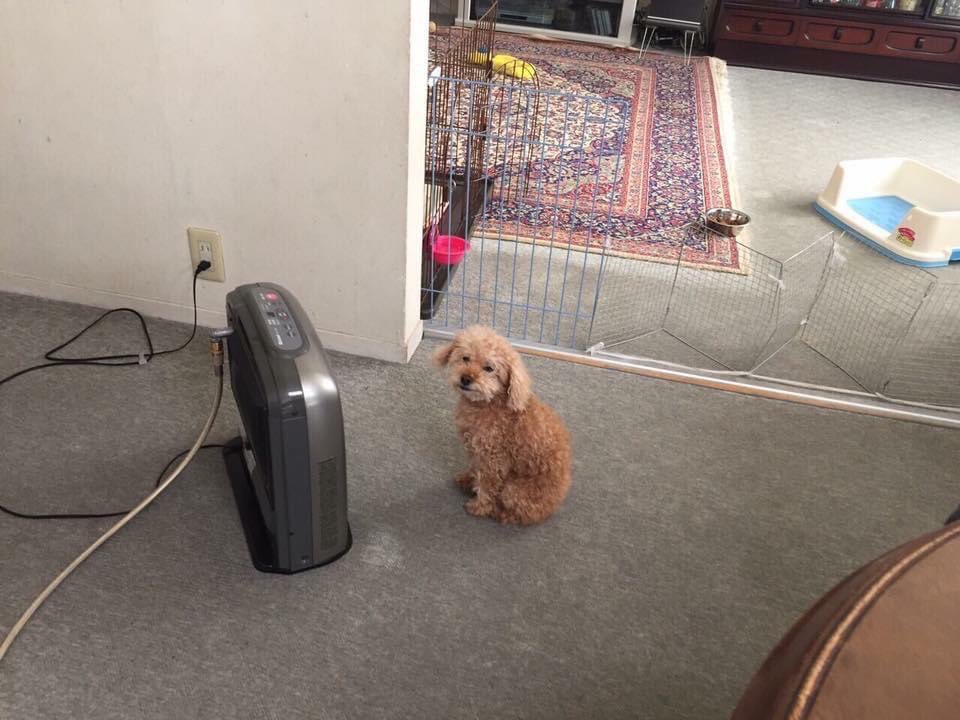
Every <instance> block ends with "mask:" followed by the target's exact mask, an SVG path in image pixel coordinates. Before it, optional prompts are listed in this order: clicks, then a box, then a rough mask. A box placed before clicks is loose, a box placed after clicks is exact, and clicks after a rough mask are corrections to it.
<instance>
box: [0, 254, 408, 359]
mask: <svg viewBox="0 0 960 720" xmlns="http://www.w3.org/2000/svg"><path fill="white" fill-rule="evenodd" d="M0 290H2V291H6V292H14V293H21V294H23V295H33V296H35V297H42V298H47V299H49V300H61V301H64V302H72V303H77V304H80V305H92V306H94V307H99V308H112V307H121V306H122V307H129V308H133V309H134V310H137V311H138V312H141V313H143V314H144V315H147V316H150V317H155V318H160V319H163V320H173V321H174V322H182V323H190V322H193V307H192V306H190V305H183V304H181V303H174V302H170V301H168V300H158V299H156V298H143V297H137V296H135V295H127V294H124V293H118V292H114V291H112V290H100V289H97V288H86V287H80V286H78V285H71V284H69V283H62V282H57V281H54V280H46V279H43V278H36V277H32V276H29V275H21V274H19V273H12V272H8V271H6V270H0ZM197 321H198V323H199V324H200V325H201V326H202V327H222V326H223V325H225V324H226V322H227V316H226V312H225V311H223V310H208V309H205V308H198V310H197ZM315 330H316V332H317V336H318V337H319V338H320V342H322V343H323V346H324V347H325V348H326V349H328V350H334V351H337V352H343V353H347V354H348V355H361V356H363V357H369V358H374V359H377V360H386V361H388V362H395V363H405V362H407V361H409V360H410V358H411V356H412V355H413V353H414V352H415V351H416V349H417V347H418V346H419V344H420V340H421V339H422V337H423V322H422V321H418V322H417V324H416V326H415V327H414V330H413V332H412V333H410V337H408V338H407V339H406V340H405V341H404V342H403V343H393V342H389V341H386V340H379V339H377V338H368V337H363V336H360V335H349V334H347V333H340V332H334V331H330V330H324V329H323V328H315Z"/></svg>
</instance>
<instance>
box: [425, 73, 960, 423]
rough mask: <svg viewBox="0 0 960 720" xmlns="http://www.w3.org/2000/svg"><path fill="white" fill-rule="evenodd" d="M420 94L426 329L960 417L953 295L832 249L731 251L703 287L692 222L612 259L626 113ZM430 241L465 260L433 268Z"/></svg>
mask: <svg viewBox="0 0 960 720" xmlns="http://www.w3.org/2000/svg"><path fill="white" fill-rule="evenodd" d="M437 84H438V85H442V86H443V87H442V90H440V91H438V92H434V93H432V94H431V102H432V103H440V102H442V103H445V107H444V108H443V109H442V110H440V109H436V111H435V112H431V113H429V115H430V117H431V118H436V119H438V120H436V121H433V122H430V123H429V125H428V128H427V130H428V147H444V148H446V150H447V156H446V160H445V162H444V163H443V164H438V163H436V162H432V163H428V164H427V171H426V174H425V190H424V197H425V200H426V203H425V204H426V211H425V214H424V230H423V268H422V270H423V285H422V295H421V300H422V304H421V315H422V317H423V318H424V319H425V320H426V321H427V324H428V326H429V327H432V328H434V329H439V330H456V329H458V328H462V327H466V326H468V325H471V324H474V323H480V324H486V325H490V326H492V327H494V328H496V329H497V330H498V331H499V332H501V333H502V334H504V335H506V336H508V337H510V338H513V339H515V340H520V341H527V342H533V343H538V344H543V345H549V346H555V347H558V348H563V349H571V350H578V351H586V352H589V353H591V354H594V355H597V356H604V355H606V356H609V357H611V358H617V359H620V358H630V359H631V360H635V361H638V362H644V363H659V364H663V365H668V366H671V365H678V366H681V367H683V368H686V369H688V370H694V371H698V372H704V373H715V374H720V375H735V376H738V377H747V378H754V379H758V380H763V381H771V380H773V381H778V382H781V383H788V384H793V385H800V386H803V387H812V388H815V389H818V390H822V389H832V390H837V391H840V392H848V393H849V392H854V393H860V394H865V395H873V396H874V397H876V398H880V399H882V400H891V401H898V402H910V403H922V404H931V405H935V406H937V407H946V408H949V409H960V383H957V382H956V375H957V371H958V369H960V362H958V358H960V322H958V321H957V319H958V317H960V284H954V283H951V282H949V281H948V280H945V279H944V278H943V277H939V276H937V275H934V274H932V273H930V272H928V271H925V270H921V269H918V268H912V267H907V266H903V265H900V264H897V263H895V262H893V261H891V260H890V259H889V258H886V257H883V256H881V255H879V254H878V253H876V252H874V251H873V250H871V249H869V248H867V247H866V246H864V245H862V244H861V243H859V242H858V241H856V240H854V239H852V238H849V237H846V236H843V235H840V236H835V235H834V234H832V233H831V234H828V235H825V236H824V237H822V238H820V239H818V240H816V241H814V242H812V243H811V244H810V245H809V246H808V247H806V248H804V249H803V250H802V251H800V252H798V253H796V254H795V255H793V256H792V257H789V258H787V259H786V260H778V259H776V258H773V257H770V256H768V255H766V254H764V253H762V252H759V251H757V250H755V249H753V248H752V247H750V246H748V245H746V244H742V243H737V248H736V249H737V252H738V254H739V259H740V263H739V270H738V271H736V272H723V271H717V270H709V269H704V268H703V267H701V266H699V265H698V264H697V262H696V258H697V253H698V251H702V248H703V247H705V246H706V245H707V244H708V243H709V241H710V240H711V236H710V233H711V232H712V231H711V230H708V229H707V228H706V227H705V226H704V224H703V223H702V222H700V221H696V220H695V221H693V222H690V223H689V224H687V225H685V226H683V227H678V228H673V229H670V230H667V231H664V232H662V233H660V234H659V235H658V236H651V237H649V238H645V239H646V240H648V241H649V242H653V243H656V244H657V245H658V246H659V247H660V248H661V251H662V252H661V256H660V257H658V259H657V260H644V259H640V258H637V257H626V256H623V255H622V254H618V253H613V252H611V251H610V247H609V245H610V229H611V222H612V214H613V211H614V207H615V206H616V204H617V202H618V200H619V198H618V197H617V194H616V193H617V188H618V187H619V186H620V185H619V183H618V182H616V180H617V179H618V178H619V176H620V173H621V172H623V168H622V167H621V158H622V156H623V148H624V140H625V133H626V123H627V121H628V118H629V115H630V108H629V103H628V101H625V100H620V99H611V98H600V97H592V96H586V95H574V94H569V93H559V92H555V91H549V90H542V89H540V88H539V87H537V86H536V85H534V84H529V85H525V84H523V83H499V82H489V81H475V80H465V79H463V78H446V77H441V78H439V79H438V80H437ZM478 103H483V104H484V107H483V108H482V109H481V110H480V111H478V109H477V104H478ZM464 118H482V119H483V122H481V123H477V122H465V121H464ZM444 236H447V237H450V236H453V237H458V238H462V239H464V240H468V241H469V242H470V244H471V245H470V247H469V249H468V250H466V252H465V253H464V254H463V256H462V258H460V257H450V256H449V255H447V256H444V255H443V254H442V253H440V254H438V252H437V248H438V246H439V245H440V244H441V243H439V241H440V240H441V239H442V238H443V237H444ZM667 249H671V250H669V252H672V254H666V255H664V254H663V252H667Z"/></svg>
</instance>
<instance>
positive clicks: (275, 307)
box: [257, 288, 303, 350]
mask: <svg viewBox="0 0 960 720" xmlns="http://www.w3.org/2000/svg"><path fill="white" fill-rule="evenodd" d="M257 307H259V308H260V318H261V319H262V320H263V323H264V325H266V327H267V330H269V331H270V339H271V340H273V344H274V346H275V347H276V348H278V349H280V350H299V349H300V348H301V347H302V346H303V338H302V337H301V335H300V330H299V329H298V328H297V323H296V321H295V320H294V319H293V315H292V314H291V313H290V308H289V307H288V306H287V303H286V302H285V301H284V299H283V296H282V295H280V293H278V292H276V291H274V290H270V289H267V288H263V289H258V290H257Z"/></svg>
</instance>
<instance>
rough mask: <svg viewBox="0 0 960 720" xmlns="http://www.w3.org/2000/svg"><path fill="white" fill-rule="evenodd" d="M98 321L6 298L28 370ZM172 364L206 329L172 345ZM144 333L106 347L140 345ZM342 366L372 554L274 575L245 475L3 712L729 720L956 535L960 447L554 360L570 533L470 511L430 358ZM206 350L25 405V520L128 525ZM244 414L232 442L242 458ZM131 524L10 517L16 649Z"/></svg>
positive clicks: (119, 579)
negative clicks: (739, 704) (569, 485)
mask: <svg viewBox="0 0 960 720" xmlns="http://www.w3.org/2000/svg"><path fill="white" fill-rule="evenodd" d="M95 314H96V311H94V310H92V309H90V308H83V307H77V306H71V305H66V304H59V303H52V302H46V301H40V300H36V299H31V298H24V297H19V296H13V295H3V294H0V316H2V317H4V319H5V322H4V326H3V328H2V330H0V375H5V374H7V373H9V372H11V371H13V370H15V369H17V368H20V367H23V366H24V365H25V364H27V363H32V362H33V361H35V360H36V359H37V358H38V357H39V356H40V355H41V354H42V350H43V349H44V348H45V347H47V346H48V345H50V344H52V343H53V342H54V341H56V340H59V339H61V338H65V337H67V336H69V335H70V334H72V332H73V331H74V330H75V329H78V328H79V327H80V326H81V325H82V324H84V323H86V322H88V321H89V320H90V319H92V318H93V317H94V316H95ZM151 326H152V327H156V328H157V330H156V336H157V342H158V345H160V346H168V345H169V344H172V343H174V342H175V341H176V340H177V339H178V338H179V337H181V336H182V335H183V333H184V329H183V328H182V327H178V326H175V325H171V324H166V323H159V322H152V323H151ZM135 328H136V326H135V325H134V324H133V323H132V322H128V321H125V320H122V319H118V320H116V321H115V322H111V324H110V326H109V327H107V328H105V329H104V331H103V332H102V333H99V338H98V339H95V340H96V342H91V343H89V344H88V345H87V346H86V347H87V349H94V348H99V347H107V346H109V347H111V348H115V349H121V348H124V347H128V342H129V340H128V338H129V337H130V336H131V334H132V333H133V332H134V331H135ZM429 350H430V344H429V343H428V344H426V345H425V347H424V348H423V349H421V351H420V352H418V353H417V355H416V357H415V358H414V360H413V362H412V363H411V364H410V365H409V366H397V365H386V364H383V363H379V362H374V361H370V360H362V359H357V358H351V357H346V356H339V355H335V356H334V357H333V363H334V366H335V369H336V371H337V373H338V377H339V380H340V383H341V388H342V393H343V402H344V410H345V415H346V423H347V433H348V444H349V450H348V452H349V460H348V462H349V482H350V493H351V495H350V512H351V522H352V525H353V533H354V537H355V545H354V548H353V550H351V552H350V553H349V554H347V555H346V556H345V557H344V558H343V559H342V560H340V561H338V562H337V563H335V564H333V565H331V566H329V567H327V568H324V569H320V570H316V571H311V572H308V573H305V574H302V575H298V576H293V577H277V576H270V575H263V574H260V573H257V572H256V571H254V570H253V568H252V567H251V566H250V563H249V560H248V557H247V551H246V547H245V544H244V541H243V537H242V534H241V530H240V526H239V523H238V520H237V517H236V513H235V509H234V507H233V499H232V496H231V493H230V490H229V487H228V484H227V479H226V476H225V474H224V471H223V467H222V464H221V461H220V459H219V457H218V455H217V454H216V453H215V452H207V453H205V454H204V455H203V456H202V457H201V458H200V459H199V460H198V461H197V463H196V464H195V465H194V466H193V467H192V468H190V469H189V471H188V472H187V473H186V474H185V476H184V477H183V478H182V479H181V481H179V482H178V483H177V484H176V485H174V486H173V487H172V488H171V490H170V492H169V493H168V494H167V495H165V496H163V497H162V498H161V499H160V500H159V501H158V502H157V503H156V505H155V506H153V507H151V508H150V509H149V510H147V511H146V512H145V513H144V514H143V515H142V516H141V517H139V518H137V519H136V520H135V521H134V522H133V523H132V524H131V525H130V526H129V527H128V528H126V529H125V530H124V531H123V532H122V533H121V534H120V535H119V536H118V537H117V538H115V539H114V540H113V541H111V542H110V543H109V544H108V545H107V546H105V547H104V548H103V549H102V550H101V551H100V552H98V553H97V554H96V555H95V556H94V557H93V558H92V559H91V560H90V561H89V562H88V563H87V564H86V565H84V566H83V567H82V568H81V569H80V570H79V571H78V572H77V573H76V574H75V575H74V576H73V577H72V578H71V579H70V580H69V581H68V582H67V583H66V584H65V585H64V586H63V587H62V588H61V589H60V590H59V591H58V592H57V593H56V594H55V595H54V596H53V597H52V598H51V600H50V602H49V603H48V604H47V605H46V606H45V607H44V608H43V609H42V610H41V611H40V612H39V613H38V615H37V617H36V618H35V620H34V621H33V623H32V624H31V625H30V626H29V627H28V629H27V630H26V631H25V633H24V634H23V635H22V636H21V638H20V640H19V641H18V642H17V644H16V645H15V646H14V647H13V649H12V651H11V653H10V655H9V656H8V657H7V659H6V661H5V662H4V664H3V667H0V717H3V718H16V719H17V720H34V719H40V718H42V719H43V720H55V719H56V718H123V719H124V720H133V719H140V718H177V719H185V718H213V717H219V718H240V719H245V718H257V719H264V718H276V719H279V718H284V719H288V718H478V717H479V718H561V717H562V718H657V719H659V718H663V719H667V718H670V719H675V718H697V719H701V718H702V719H704V720H706V719H708V718H723V717H725V716H726V714H727V713H728V712H729V711H730V709H731V708H732V706H733V704H734V703H735V701H736V698H737V697H738V695H739V693H740V692H741V690H742V689H743V687H744V684H745V683H746V682H747V680H748V679H749V677H750V675H751V673H752V672H753V670H754V669H755V668H756V666H757V664H758V663H759V662H760V661H761V659H762V658H763V656H764V655H765V654H766V652H767V651H768V650H769V648H770V647H771V646H772V644H773V643H775V642H776V640H777V639H778V638H779V636H780V635H781V633H783V632H784V631H785V630H786V628H787V627H788V626H789V624H790V623H791V621H792V620H793V619H794V618H795V617H796V616H797V614H798V613H800V612H801V611H802V610H803V609H804V608H805V607H806V606H808V605H809V604H810V603H811V602H813V601H814V600H815V599H816V598H817V597H818V596H819V595H820V593H822V592H823V591H825V590H826V589H827V588H828V587H830V585H831V584H832V583H834V582H836V581H837V580H839V579H840V578H841V577H842V576H843V575H844V574H846V573H847V572H849V571H851V570H853V569H854V568H856V567H857V566H859V565H860V564H861V563H863V562H865V561H867V560H869V559H871V558H872V557H874V556H875V555H877V554H879V553H881V552H883V551H884V550H886V549H888V548H891V547H893V546H895V545H897V544H898V543H900V542H902V541H904V540H906V539H908V538H910V537H912V536H914V535H916V534H918V533H921V532H924V531H927V530H930V529H933V528H935V527H937V526H938V525H939V524H940V523H941V522H942V520H943V518H944V517H945V516H946V515H947V514H948V513H949V512H950V511H951V510H952V509H953V507H954V506H955V505H956V503H957V501H958V499H960V498H958V492H957V486H956V470H955V465H956V463H955V460H956V457H957V456H958V453H960V433H955V432H949V431H945V430H938V429H933V428H929V427H924V426H919V425H909V424H898V423H893V422H888V421H882V420H878V419H872V418H865V417H860V416H854V415H848V414H841V413H835V412H825V411H817V410H813V409H811V408H804V407H799V406H794V405H788V404H782V403H775V402H770V401H764V400H757V399H750V398H746V397H741V396H736V395H730V394H724V393H719V392H714V391H708V390H703V389H697V388H693V387H689V386H683V385H676V384H670V383H665V382H660V381H654V380H648V379H643V378H639V377H637V376H633V375H628V374H621V373H617V372H614V371H601V370H596V369H590V368H585V367H581V366H577V365H571V364H566V363H560V362H554V361H547V360H531V361H530V363H529V365H530V368H531V371H532V373H533V376H534V378H535V381H536V385H537V387H538V389H539V391H540V393H541V394H542V396H543V397H544V398H546V399H547V400H548V401H550V402H552V403H554V404H555V405H556V407H557V408H558V410H559V411H560V413H561V414H562V415H563V417H564V418H565V419H566V420H567V422H568V424H569V426H570V429H571V431H572V435H573V438H574V446H575V455H576V469H575V481H574V482H575V484H574V488H573V490H572V492H571V495H570V497H569V499H568V501H567V503H566V505H565V506H564V507H563V508H562V510H561V512H560V513H559V514H558V515H557V516H556V517H555V518H554V519H552V520H551V521H550V522H548V523H547V524H546V525H544V526H541V527H537V528H530V529H525V530H519V529H512V528H504V527H499V526H497V525H495V524H492V523H489V522H484V521H479V520H476V519H474V518H471V517H469V516H467V515H466V514H464V513H463V511H462V509H461V503H462V497H461V495H460V494H459V492H458V491H456V490H455V489H454V488H453V486H452V483H451V478H452V476H453V474H454V473H455V472H456V471H457V470H459V469H460V468H461V467H462V463H463V454H462V450H461V448H460V445H459V442H458V440H457V438H456V437H455V434H454V430H453V428H452V427H451V422H450V413H451V407H452V404H453V398H452V397H451V394H450V393H449V392H448V391H447V390H446V389H445V388H444V387H443V383H442V381H441V380H440V378H439V377H438V374H437V372H436V371H435V370H434V369H433V368H432V367H430V363H429ZM212 382H213V379H212V375H210V374H209V371H208V370H207V360H206V357H205V350H204V347H203V344H202V343H197V344H195V345H194V346H192V347H191V348H190V349H189V351H187V352H184V353H181V354H179V355H176V356H172V357H168V358H165V359H159V360H157V361H156V362H155V363H152V364H150V365H148V366H146V367H137V368H130V369H125V370H99V369H58V370H54V371H51V372H49V373H46V374H37V375H32V376H28V377H25V378H23V379H21V380H19V381H16V382H14V383H11V384H9V385H6V386H4V387H2V388H0V455H2V457H3V459H4V463H3V465H4V471H3V480H2V483H0V502H2V503H4V504H7V505H10V506H15V507H16V508H19V509H22V510H33V511H44V510H46V511H57V510H61V511H62V510H77V511H80V510H88V511H92V510H98V509H102V508H109V509H114V508H118V509H119V508H123V507H125V506H128V505H130V504H131V503H133V502H134V501H135V500H136V499H138V498H139V497H141V496H142V495H143V494H144V493H145V492H146V491H147V490H148V488H149V487H150V486H151V484H152V482H153V480H154V477H155V475H156V473H157V472H159V470H160V468H161V467H162V466H163V464H164V463H165V462H166V460H167V459H168V458H169V457H170V456H171V455H172V454H173V453H174V452H176V451H177V450H179V449H181V448H183V447H185V446H186V445H187V444H188V443H189V441H190V440H191V438H192V437H193V435H194V433H195V432H196V430H197V428H198V426H199V425H200V423H201V420H202V416H203V415H204V414H205V412H206V408H207V404H208V402H209V400H210V397H211V392H212V389H213V388H212ZM235 425H236V415H235V411H234V409H233V408H232V406H231V405H230V404H229V403H228V404H227V406H226V407H225V408H224V411H223V415H222V418H221V421H220V422H219V423H218V425H217V428H216V430H215V433H214V439H216V440H224V439H227V438H228V437H230V435H231V432H232V430H233V429H234V427H235ZM104 527H106V523H105V522H100V521H69V522H68V521H64V522H39V521H24V520H15V519H12V518H9V517H6V516H0V548H3V550H2V563H0V627H2V629H3V631H6V629H7V628H9V626H10V625H11V623H12V622H13V621H14V619H15V618H16V617H17V616H18V614H19V613H20V611H21V610H22V609H23V608H24V607H25V606H26V604H27V603H28V602H29V601H30V599H32V598H33V597H34V596H35V595H36V593H37V592H38V591H39V590H40V589H41V588H42V587H43V586H44V585H45V584H46V583H47V582H48V580H49V579H50V578H52V577H53V576H54V575H55V574H56V572H57V571H59V569H60V568H61V567H62V566H63V565H64V564H65V563H66V562H68V561H69V560H70V559H71V558H72V557H73V556H74V555H75V554H76V553H78V552H79V551H80V550H81V549H82V548H83V547H85V546H86V544H87V543H88V542H90V541H91V540H92V539H93V538H94V537H96V535H97V534H98V533H99V532H101V531H102V529H103V528H104Z"/></svg>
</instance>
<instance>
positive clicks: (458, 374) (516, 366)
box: [436, 326, 530, 411]
mask: <svg viewBox="0 0 960 720" xmlns="http://www.w3.org/2000/svg"><path fill="white" fill-rule="evenodd" d="M436 360H437V363H438V364H439V365H440V366H441V367H444V368H445V369H446V372H447V378H448V380H449V381H450V384H451V385H452V386H453V387H454V389H456V390H457V392H459V393H460V394H461V395H463V397H464V398H465V399H466V400H468V401H470V402H475V403H489V402H492V401H493V400H496V399H497V398H503V399H504V400H506V402H507V405H508V406H509V407H510V408H511V409H513V410H518V411H519V410H523V409H524V408H525V407H526V405H527V403H528V402H529V399H530V378H529V376H528V375H527V371H526V369H525V368H524V367H523V362H522V361H521V360H520V356H519V355H518V354H517V351H516V350H514V349H513V348H512V347H511V346H510V343H508V342H507V341H506V340H504V339H503V338H502V337H500V336H499V335H497V334H496V333H495V332H494V331H493V330H491V329H490V328H486V327H481V326H477V327H472V328H469V329H467V330H464V331H463V332H461V333H460V334H458V335H457V336H456V337H455V338H454V339H453V342H452V343H450V344H449V345H445V346H443V347H442V348H440V349H439V350H438V351H437V354H436Z"/></svg>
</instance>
